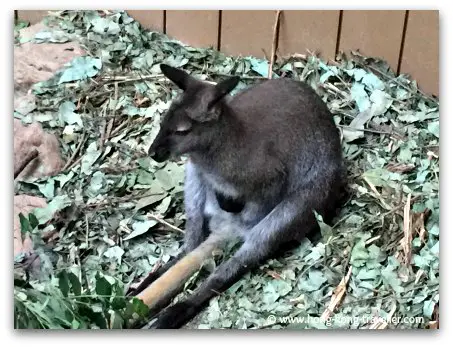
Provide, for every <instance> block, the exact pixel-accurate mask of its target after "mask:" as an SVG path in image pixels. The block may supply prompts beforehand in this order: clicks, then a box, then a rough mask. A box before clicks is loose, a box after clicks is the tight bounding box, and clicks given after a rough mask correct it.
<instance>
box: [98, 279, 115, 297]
mask: <svg viewBox="0 0 453 347" xmlns="http://www.w3.org/2000/svg"><path fill="white" fill-rule="evenodd" d="M96 294H97V295H102V296H110V295H112V285H111V284H110V282H109V281H107V280H106V279H105V278H104V277H101V276H99V275H98V276H96Z"/></svg>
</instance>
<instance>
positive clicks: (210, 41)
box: [166, 10, 219, 49]
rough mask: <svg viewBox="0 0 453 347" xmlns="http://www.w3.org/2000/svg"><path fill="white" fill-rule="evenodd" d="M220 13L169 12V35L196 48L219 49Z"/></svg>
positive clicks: (167, 24) (167, 30) (167, 31)
mask: <svg viewBox="0 0 453 347" xmlns="http://www.w3.org/2000/svg"><path fill="white" fill-rule="evenodd" d="M218 30H219V11H195V10H189V11H175V10H172V11H167V21H166V33H167V35H169V36H171V37H174V38H176V39H177V40H179V41H181V42H184V43H185V44H188V45H191V46H195V47H205V48H206V47H214V48H216V49H217V40H218Z"/></svg>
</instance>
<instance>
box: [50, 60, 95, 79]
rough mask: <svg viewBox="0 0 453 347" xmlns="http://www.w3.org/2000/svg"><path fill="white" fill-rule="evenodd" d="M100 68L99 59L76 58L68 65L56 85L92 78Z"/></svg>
mask: <svg viewBox="0 0 453 347" xmlns="http://www.w3.org/2000/svg"><path fill="white" fill-rule="evenodd" d="M101 68H102V61H101V59H99V58H92V57H88V56H87V57H76V58H74V59H73V61H72V62H71V63H70V64H69V67H68V68H67V69H66V70H64V72H63V74H62V75H61V77H60V80H59V81H58V84H61V83H65V82H72V81H78V80H83V79H86V78H90V77H94V76H96V75H97V74H98V73H99V70H100V69H101Z"/></svg>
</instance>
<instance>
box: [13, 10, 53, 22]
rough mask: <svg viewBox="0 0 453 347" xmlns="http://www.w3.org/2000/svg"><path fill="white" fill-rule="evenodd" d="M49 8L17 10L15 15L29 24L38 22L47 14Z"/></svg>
mask: <svg viewBox="0 0 453 347" xmlns="http://www.w3.org/2000/svg"><path fill="white" fill-rule="evenodd" d="M49 11H50V10H18V11H17V12H18V13H17V16H18V18H19V19H20V20H24V21H27V22H30V24H36V23H39V22H40V21H42V20H43V19H44V17H45V16H47V13H48V12H49Z"/></svg>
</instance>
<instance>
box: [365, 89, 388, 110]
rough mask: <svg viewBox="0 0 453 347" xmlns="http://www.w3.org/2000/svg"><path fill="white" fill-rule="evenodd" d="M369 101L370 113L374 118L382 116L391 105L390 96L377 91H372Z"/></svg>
mask: <svg viewBox="0 0 453 347" xmlns="http://www.w3.org/2000/svg"><path fill="white" fill-rule="evenodd" d="M370 101H371V102H372V105H371V107H372V112H373V115H375V116H379V115H382V114H384V113H385V112H386V111H387V110H388V108H389V107H390V106H391V105H392V103H393V101H392V99H391V98H390V95H388V94H387V93H385V92H383V91H382V90H379V89H376V90H373V92H372V93H371V95H370Z"/></svg>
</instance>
